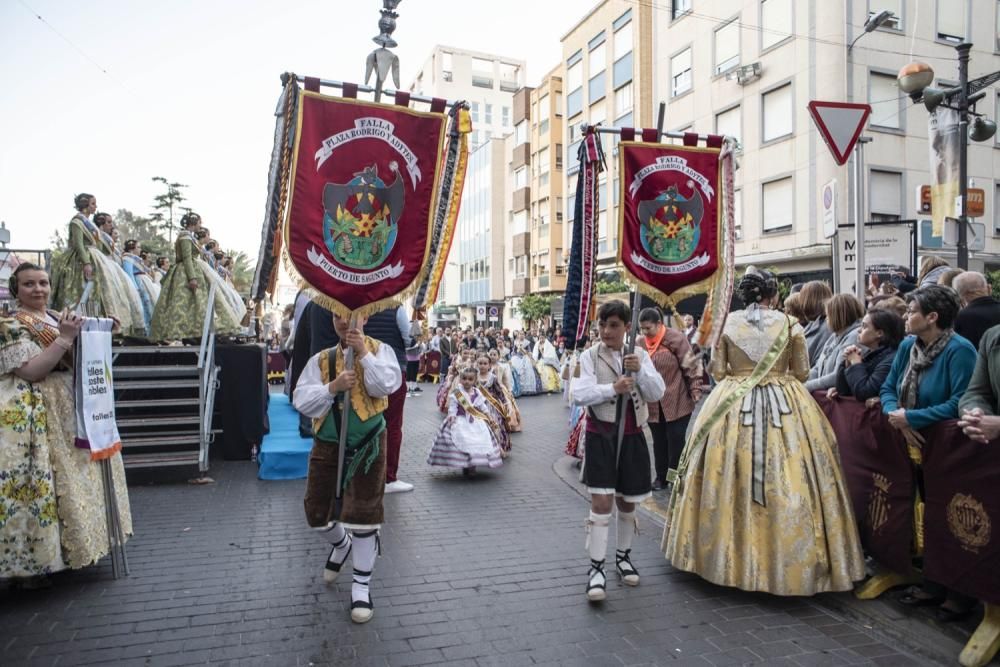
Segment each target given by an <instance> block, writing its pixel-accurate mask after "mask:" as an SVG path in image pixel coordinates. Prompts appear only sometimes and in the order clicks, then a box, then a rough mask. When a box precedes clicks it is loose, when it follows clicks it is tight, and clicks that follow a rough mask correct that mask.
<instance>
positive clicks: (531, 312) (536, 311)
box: [517, 294, 552, 325]
mask: <svg viewBox="0 0 1000 667" xmlns="http://www.w3.org/2000/svg"><path fill="white" fill-rule="evenodd" d="M517 311H518V312H519V313H521V319H523V320H525V321H527V322H528V324H529V325H530V324H531V323H532V322H534V321H535V320H538V319H541V318H542V317H544V316H546V315H548V314H550V313H551V312H552V298H551V297H547V296H542V295H541V294H525V295H524V296H523V297H522V298H521V301H520V302H519V303H518V304H517Z"/></svg>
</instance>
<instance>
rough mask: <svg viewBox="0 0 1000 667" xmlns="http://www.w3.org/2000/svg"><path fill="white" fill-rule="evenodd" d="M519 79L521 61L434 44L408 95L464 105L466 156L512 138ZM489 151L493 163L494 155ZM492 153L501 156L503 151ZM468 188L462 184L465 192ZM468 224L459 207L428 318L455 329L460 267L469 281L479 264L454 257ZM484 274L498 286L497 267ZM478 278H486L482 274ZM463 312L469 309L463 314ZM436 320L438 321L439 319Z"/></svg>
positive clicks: (522, 73)
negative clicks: (435, 300) (466, 270)
mask: <svg viewBox="0 0 1000 667" xmlns="http://www.w3.org/2000/svg"><path fill="white" fill-rule="evenodd" d="M524 77H525V65H524V61H522V60H518V59H517V58H508V57H505V56H499V55H495V54H490V53H483V52H480V51H473V50H469V49H459V48H455V47H450V46H442V45H440V44H439V45H436V46H435V47H434V48H433V49H431V53H430V55H429V56H428V57H427V59H426V60H425V61H424V64H423V66H422V67H421V68H420V70H419V71H418V72H417V74H416V75H415V76H414V78H413V82H412V83H411V84H410V86H409V87H408V90H409V91H410V92H411V93H415V94H420V95H430V96H433V97H443V98H445V99H448V100H452V101H456V100H467V101H468V102H469V107H470V109H469V111H470V115H471V116H472V127H473V131H472V134H471V136H470V137H469V149H470V152H473V153H474V152H475V151H476V150H477V149H479V148H480V147H481V146H485V145H488V144H489V143H490V142H491V141H492V140H493V139H495V138H498V137H503V136H505V135H507V134H510V133H512V132H513V130H514V120H513V101H514V93H515V92H517V91H518V90H520V89H521V88H523V87H524ZM489 150H490V155H491V157H492V156H493V150H494V149H489ZM497 152H498V153H502V150H498V151H497ZM478 159H480V160H485V161H486V162H489V160H488V159H486V158H485V156H480V157H479V158H478ZM471 160H472V158H471V157H470V169H471V168H472V166H471ZM468 187H469V185H468V184H467V185H466V188H468ZM468 221H469V218H468V217H467V216H466V207H465V205H464V204H463V206H462V209H461V211H460V213H459V220H458V228H459V231H458V232H457V233H456V241H455V242H454V243H453V244H452V251H451V255H450V256H449V258H448V263H447V265H446V268H445V273H444V278H443V280H442V284H441V288H440V290H439V291H438V304H437V305H436V306H435V308H434V309H433V310H432V311H431V313H430V314H429V315H430V320H431V322H433V323H436V322H437V321H438V320H441V321H447V322H448V323H457V321H458V313H459V311H458V309H457V306H459V305H460V304H462V303H464V302H463V301H462V297H461V294H462V289H461V285H460V283H461V281H462V278H461V275H462V274H461V268H460V266H461V265H463V264H468V263H469V262H473V265H472V266H469V267H468V268H469V271H470V275H471V271H472V270H473V268H474V267H475V264H474V262H475V261H478V260H480V259H483V258H482V257H481V256H478V255H477V259H476V260H472V259H470V257H471V256H466V257H462V256H460V255H459V250H458V248H459V247H460V246H459V243H458V237H459V236H460V235H461V234H462V232H461V228H462V226H463V225H464V224H468ZM501 226H502V225H501ZM470 235H471V232H469V233H467V234H466V236H467V237H468V236H470ZM467 247H470V246H467ZM501 249H502V244H501ZM477 252H478V251H477ZM501 257H502V252H501ZM489 270H490V272H491V273H493V274H496V276H497V278H498V279H500V280H502V277H503V272H502V269H501V270H497V267H496V266H491V267H490V268H489ZM476 271H477V273H476V274H475V275H477V276H479V275H480V273H481V272H480V270H479V269H476ZM482 272H485V269H483V271H482ZM482 280H484V279H483V278H481V277H479V278H477V279H476V282H477V283H481V281H482ZM477 294H478V292H477ZM501 301H502V297H501ZM470 303H471V302H470ZM467 312H468V309H466V313H467ZM438 315H441V316H442V317H440V318H439V317H438ZM469 323H470V322H466V323H465V324H469Z"/></svg>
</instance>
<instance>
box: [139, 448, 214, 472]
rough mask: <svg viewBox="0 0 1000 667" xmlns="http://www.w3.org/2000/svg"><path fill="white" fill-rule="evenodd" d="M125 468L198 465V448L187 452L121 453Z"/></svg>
mask: <svg viewBox="0 0 1000 667" xmlns="http://www.w3.org/2000/svg"><path fill="white" fill-rule="evenodd" d="M122 462H123V463H124V464H125V467H126V468H159V467H163V466H179V465H192V466H196V465H198V463H199V461H198V450H193V451H189V452H158V453H151V454H129V453H125V452H123V453H122Z"/></svg>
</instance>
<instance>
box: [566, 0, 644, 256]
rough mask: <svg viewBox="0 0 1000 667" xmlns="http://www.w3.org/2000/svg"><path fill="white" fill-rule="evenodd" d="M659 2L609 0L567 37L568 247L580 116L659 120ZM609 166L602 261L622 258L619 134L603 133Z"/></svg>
mask: <svg viewBox="0 0 1000 667" xmlns="http://www.w3.org/2000/svg"><path fill="white" fill-rule="evenodd" d="M659 13H662V12H661V10H660V9H658V8H656V7H654V4H653V3H642V2H639V3H637V2H627V1H626V0H603V1H602V2H599V3H598V4H597V5H596V6H595V7H594V8H593V9H591V10H590V12H589V13H588V14H587V15H586V16H584V17H583V19H581V20H580V22H579V23H577V24H576V25H575V26H573V28H572V29H571V30H570V31H569V32H568V33H566V34H565V35H564V36H563V37H562V51H563V62H562V68H563V69H564V70H565V77H564V79H563V82H562V84H563V85H562V87H563V91H564V94H565V100H566V101H565V122H566V130H565V140H564V145H565V147H566V148H565V156H564V165H565V168H564V170H563V176H564V177H563V186H562V187H563V192H565V193H566V196H565V197H563V202H564V204H563V206H564V210H565V216H564V220H565V224H564V225H563V239H562V248H563V249H564V251H565V252H566V253H568V252H569V248H570V239H571V238H572V227H573V224H572V223H573V214H574V210H573V205H574V195H575V193H576V178H577V177H576V175H577V172H578V171H579V169H578V164H579V161H578V157H577V153H578V152H579V149H580V142H581V134H580V126H581V124H584V123H586V124H589V125H598V124H600V125H614V126H623V127H654V126H655V124H656V122H655V117H654V112H653V109H654V106H655V105H654V97H653V92H654V90H653V24H654V15H655V14H659ZM600 136H601V141H602V144H603V146H604V151H605V155H606V157H607V167H608V169H607V171H605V172H604V173H602V174H601V176H600V178H599V192H600V213H599V217H598V255H597V261H598V267H599V268H600V267H604V268H610V267H613V266H614V265H615V263H616V253H617V249H618V239H617V236H618V234H617V229H618V224H617V221H618V214H617V205H618V201H617V198H618V194H617V192H618V163H617V159H616V156H617V153H616V151H615V147H616V146H617V141H615V140H614V139H613V138H612V137H610V136H608V135H600Z"/></svg>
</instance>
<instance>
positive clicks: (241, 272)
mask: <svg viewBox="0 0 1000 667" xmlns="http://www.w3.org/2000/svg"><path fill="white" fill-rule="evenodd" d="M226 254H227V255H229V256H230V257H232V258H233V267H232V271H233V286H234V287H236V291H237V292H239V293H240V294H244V295H246V294H249V293H250V287H251V286H252V284H253V274H254V264H253V263H252V262H251V261H250V258H249V257H248V256H247V254H246V253H245V252H243V251H238V250H230V251H228V252H226Z"/></svg>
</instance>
